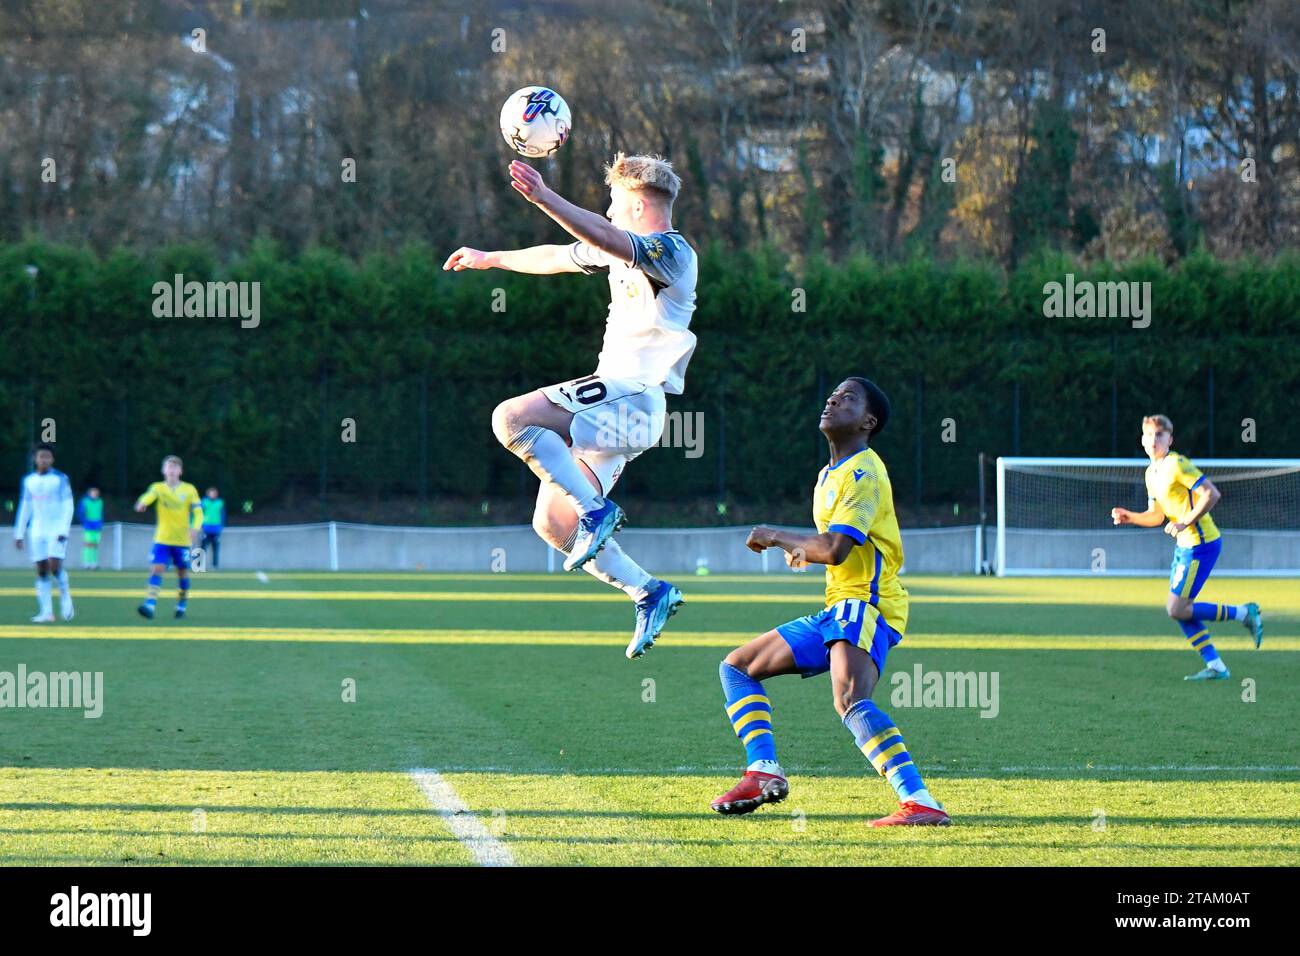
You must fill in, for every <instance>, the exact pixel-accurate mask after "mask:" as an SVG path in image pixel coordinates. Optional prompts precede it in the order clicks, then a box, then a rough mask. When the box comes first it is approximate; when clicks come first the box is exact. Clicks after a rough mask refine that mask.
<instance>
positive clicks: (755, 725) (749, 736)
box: [718, 661, 776, 763]
mask: <svg viewBox="0 0 1300 956" xmlns="http://www.w3.org/2000/svg"><path fill="white" fill-rule="evenodd" d="M718 676H719V677H720V678H721V679H722V692H723V694H724V695H725V697H726V699H727V719H728V720H729V721H731V728H732V729H733V730H734V731H735V732H736V736H737V737H739V738H740V742H741V743H742V744H744V745H745V755H746V757H747V758H748V759H749V762H750V763H753V762H754V761H755V760H771V761H773V762H775V761H776V738H775V737H773V736H772V702H771V701H770V700H768V699H767V695H766V694H765V693H763V685H762V684H760V683H759V682H758V681H756V680H754V678H752V677H750V676H749V675H748V674H746V673H745V672H744V671H742V670H740V669H739V668H737V667H732V666H731V665H730V664H728V663H727V662H726V661H723V662H722V666H721V667H719V668H718Z"/></svg>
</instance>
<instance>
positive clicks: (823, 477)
mask: <svg viewBox="0 0 1300 956" xmlns="http://www.w3.org/2000/svg"><path fill="white" fill-rule="evenodd" d="M813 523H814V524H815V525H816V526H817V532H818V533H819V534H825V533H826V532H828V531H838V532H840V533H842V534H846V535H848V536H849V537H850V538H852V539H853V549H852V550H851V551H850V552H849V556H848V557H847V558H845V559H844V562H843V563H842V564H836V565H827V566H826V606H827V607H830V606H831V605H833V604H835V603H836V602H838V601H842V600H844V599H845V598H859V599H861V600H863V601H866V602H867V603H868V604H870V605H871V606H872V607H874V608H876V609H877V610H878V611H879V613H880V614H881V615H882V616H883V617H884V618H885V620H886V622H888V623H889V625H890V626H891V627H893V628H894V629H895V630H896V631H898V633H899V634H902V633H903V631H904V629H905V628H906V627H907V603H908V599H907V590H906V589H905V588H904V587H903V585H902V583H901V582H900V581H899V580H898V571H899V569H900V568H901V567H902V566H903V541H902V538H901V536H900V535H899V533H898V518H897V516H896V515H895V514H894V492H893V489H892V488H891V487H890V484H889V474H888V472H886V471H885V463H884V462H883V461H881V460H880V456H879V455H877V454H876V453H875V451H873V450H872V449H870V448H864V449H862V451H860V452H857V453H856V454H853V455H849V456H848V457H847V458H842V459H840V460H839V461H838V462H836V463H835V464H828V465H826V466H825V467H824V468H822V470H821V473H820V474H819V475H818V477H817V486H816V488H814V489H813Z"/></svg>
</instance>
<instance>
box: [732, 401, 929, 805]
mask: <svg viewBox="0 0 1300 956" xmlns="http://www.w3.org/2000/svg"><path fill="white" fill-rule="evenodd" d="M888 420H889V399H888V398H887V397H886V396H885V393H884V392H882V391H881V390H880V389H879V388H878V387H876V385H875V384H874V383H872V382H871V381H869V380H867V379H865V378H857V377H852V378H847V379H845V380H844V381H843V382H841V383H840V384H839V385H838V386H837V387H836V389H835V391H834V392H832V393H831V396H830V398H828V399H827V400H826V407H825V410H824V411H823V412H822V417H821V431H822V434H823V435H825V436H826V440H827V442H828V443H829V444H830V461H829V463H828V464H827V465H826V467H824V468H823V469H822V470H821V474H819V475H818V476H817V484H816V486H815V487H814V488H813V522H814V524H816V526H817V532H816V533H815V534H799V533H790V532H785V531H778V530H776V529H774V528H769V527H766V526H764V525H760V526H759V527H757V528H755V529H754V530H753V531H751V532H750V535H749V540H748V541H747V542H746V544H747V545H748V546H749V548H750V549H751V550H753V551H760V552H761V551H764V550H766V549H767V548H781V549H782V550H783V551H785V552H786V563H787V564H789V565H790V566H791V567H797V566H801V565H804V564H807V563H811V564H824V565H826V608H825V609H824V610H822V611H818V612H817V613H816V614H810V615H808V616H807V617H801V618H799V619H798V620H797V621H791V622H790V623H788V624H782V625H781V626H780V627H778V628H776V629H775V630H772V631H768V632H767V633H766V634H763V635H762V636H761V637H756V638H754V640H752V641H750V642H749V643H748V644H746V645H744V646H743V647H739V648H737V649H736V650H734V651H732V652H731V653H730V654H728V655H727V657H726V659H725V660H724V661H723V662H722V666H721V668H720V676H721V678H722V689H723V693H724V694H725V696H726V713H727V719H728V720H729V721H730V722H731V726H732V729H733V730H734V731H735V732H736V736H737V737H739V738H740V741H741V743H742V744H744V747H745V753H746V757H747V759H748V761H749V765H748V767H747V769H746V771H745V775H744V776H743V777H742V778H741V780H740V783H738V784H736V786H735V787H733V788H732V789H731V790H729V791H728V792H727V793H724V794H723V795H722V796H720V797H718V798H717V799H716V800H714V801H713V804H712V806H713V809H714V810H716V811H718V812H719V813H749V812H750V811H752V810H757V809H758V808H759V807H760V806H762V805H763V804H764V803H775V802H778V801H780V800H784V799H785V797H786V795H787V794H788V793H789V791H790V787H789V784H788V783H787V782H786V779H785V773H784V771H782V769H781V765H780V764H779V763H778V762H777V759H776V743H775V738H774V737H773V733H772V704H771V701H770V700H769V699H768V696H767V692H766V691H765V690H764V689H763V685H762V683H760V682H761V681H764V680H767V679H768V678H769V677H776V676H778V675H780V674H801V675H803V676H804V677H813V676H815V675H817V674H824V673H826V672H827V671H830V674H831V690H832V692H833V696H834V704H835V710H836V712H837V713H838V714H839V715H840V718H841V719H842V720H843V721H844V726H845V727H847V728H848V729H849V731H850V732H851V733H852V734H853V739H854V741H855V742H856V743H857V745H858V748H859V749H860V750H861V751H862V752H863V754H864V755H865V756H866V758H867V759H868V760H869V761H871V765H872V766H873V767H874V768H875V770H876V772H877V773H879V774H880V775H881V776H883V777H884V778H885V779H886V780H888V781H889V784H890V786H892V787H893V788H894V792H895V793H896V794H897V795H898V799H899V803H900V806H899V808H898V810H897V811H895V812H894V813H891V814H890V815H889V816H887V817H882V818H881V819H879V820H875V821H873V822H872V824H871V825H872V826H900V825H926V824H929V825H938V826H945V825H947V824H948V823H950V822H951V820H949V818H948V814H947V813H945V812H944V810H943V808H942V807H941V806H940V805H939V804H938V802H937V801H935V799H934V798H933V797H931V796H930V793H929V791H928V790H926V789H925V784H924V783H923V782H922V781H921V774H920V772H919V771H918V770H917V769H916V766H915V765H914V764H913V763H912V758H911V756H909V755H908V752H907V747H906V746H905V745H904V744H903V737H902V735H901V734H900V733H899V732H898V728H897V727H895V726H894V721H893V720H892V719H891V718H890V717H889V715H888V714H886V713H885V712H884V711H883V710H881V709H880V708H879V707H877V706H876V705H875V704H874V703H872V701H871V692H872V691H873V690H874V689H875V687H876V683H877V681H879V680H880V675H881V673H882V672H883V671H884V669H885V655H887V654H888V653H889V649H890V648H891V647H893V646H894V645H895V644H897V643H898V642H899V641H901V640H902V639H903V631H904V629H905V628H906V627H907V603H908V598H907V591H906V590H904V588H903V585H902V584H901V583H900V582H899V580H898V569H899V568H900V567H902V564H903V544H902V541H901V539H900V537H899V533H898V519H897V518H896V517H895V515H894V496H893V491H892V490H891V489H890V485H889V475H888V474H887V473H886V471H885V464H884V462H882V461H881V460H880V456H879V455H877V454H876V453H875V452H874V451H873V450H872V449H870V448H869V447H867V443H868V441H869V440H870V439H872V438H874V437H875V436H876V435H878V434H880V431H881V429H883V428H884V427H885V423H886V422H887V421H888Z"/></svg>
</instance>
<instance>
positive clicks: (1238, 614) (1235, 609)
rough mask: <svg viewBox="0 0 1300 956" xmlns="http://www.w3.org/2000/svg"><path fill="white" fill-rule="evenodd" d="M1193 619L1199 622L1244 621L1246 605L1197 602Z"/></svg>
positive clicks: (1193, 608)
mask: <svg viewBox="0 0 1300 956" xmlns="http://www.w3.org/2000/svg"><path fill="white" fill-rule="evenodd" d="M1192 617H1194V618H1196V620H1198V621H1244V620H1245V619H1246V605H1244V604H1210V603H1208V602H1205V601H1197V602H1196V603H1195V604H1193V605H1192Z"/></svg>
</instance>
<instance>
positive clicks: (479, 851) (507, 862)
mask: <svg viewBox="0 0 1300 956" xmlns="http://www.w3.org/2000/svg"><path fill="white" fill-rule="evenodd" d="M408 773H409V774H410V776H411V779H412V780H414V781H415V783H416V785H417V786H418V787H419V788H420V790H421V791H423V792H424V795H425V796H426V797H427V798H428V800H429V803H430V804H432V805H433V809H435V810H437V811H438V815H439V816H440V817H442V819H443V822H444V823H446V824H447V829H449V830H451V832H452V833H453V834H455V836H456V839H457V840H459V841H460V842H461V843H462V844H464V846H465V849H467V850H469V852H470V854H471V855H472V856H473V857H474V862H475V863H477V864H479V866H514V865H515V858H514V856H512V855H511V853H510V850H509V849H507V848H506V845H505V844H504V843H502V842H501V841H500V840H498V839H497V838H496V837H494V836H493V835H492V834H491V833H489V832H488V829H487V827H485V826H483V823H482V821H480V820H479V818H478V817H477V816H475V815H474V814H473V813H471V812H470V809H469V807H468V806H467V805H466V804H465V801H464V800H462V799H461V798H460V795H459V794H457V793H456V791H455V790H454V789H452V786H451V784H449V783H448V782H447V781H446V780H443V779H442V775H441V774H439V773H438V771H436V770H430V769H428V768H423V769H415V770H410V771H408Z"/></svg>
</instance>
